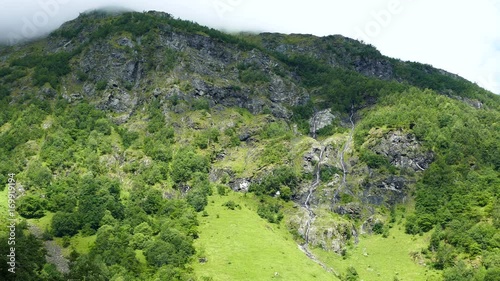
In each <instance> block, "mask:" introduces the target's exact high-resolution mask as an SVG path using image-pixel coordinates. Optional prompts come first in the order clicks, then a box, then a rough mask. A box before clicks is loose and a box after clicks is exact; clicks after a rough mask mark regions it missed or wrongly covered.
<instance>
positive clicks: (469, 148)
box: [356, 89, 500, 280]
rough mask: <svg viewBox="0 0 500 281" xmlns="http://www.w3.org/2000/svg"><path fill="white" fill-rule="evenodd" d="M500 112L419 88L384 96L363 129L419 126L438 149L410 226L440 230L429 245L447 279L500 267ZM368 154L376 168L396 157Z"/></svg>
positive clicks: (362, 135) (360, 135)
mask: <svg viewBox="0 0 500 281" xmlns="http://www.w3.org/2000/svg"><path fill="white" fill-rule="evenodd" d="M457 112H460V114H456V113H457ZM495 120H497V121H498V120H500V115H499V113H498V112H497V111H491V110H490V111H484V110H477V109H474V108H473V107H470V106H468V105H466V104H464V103H460V102H459V101H453V100H450V99H448V98H446V97H443V96H439V95H436V94H435V93H433V92H431V91H424V92H422V91H419V90H417V89H411V90H410V91H407V92H404V93H400V94H395V95H391V96H388V97H386V98H383V99H382V100H381V102H380V104H379V106H378V107H377V109H376V110H375V111H373V112H371V113H370V115H367V116H366V118H364V119H363V121H362V123H361V125H360V127H359V128H358V131H357V133H356V138H357V140H358V142H357V143H358V144H360V143H362V142H363V141H364V140H365V139H366V138H367V137H369V136H368V129H369V128H374V127H377V128H378V127H382V126H387V127H388V130H390V129H404V130H411V132H413V133H414V134H415V135H416V136H417V138H418V139H420V140H422V141H424V143H425V144H426V146H427V148H428V149H430V150H432V151H434V152H435V153H436V159H435V161H434V162H433V163H432V164H431V166H430V167H429V169H427V170H426V171H425V172H424V173H423V176H422V179H421V180H420V181H419V182H418V183H417V186H416V195H415V204H416V206H415V213H414V214H411V215H409V216H408V218H407V221H406V225H405V229H406V232H407V233H409V234H419V233H425V232H429V231H432V233H433V234H432V238H431V241H430V243H429V245H428V247H427V249H425V250H423V253H424V254H425V255H426V256H427V257H428V258H429V259H430V260H431V261H432V264H433V266H434V267H435V268H436V269H444V270H445V280H462V279H460V278H459V279H456V278H458V277H457V276H461V275H463V277H461V278H465V279H463V280H466V279H467V278H472V277H471V276H474V277H473V278H475V279H474V280H483V278H487V277H485V276H491V275H494V274H496V271H495V270H496V269H495V266H494V265H492V264H491V262H490V259H491V258H493V257H496V258H493V260H496V259H498V251H497V249H498V246H499V245H500V244H498V243H499V242H498V241H499V240H498V238H499V237H498V229H499V226H500V225H499V224H498V221H499V220H498V214H499V213H498V210H499V207H498V202H499V195H500V194H499V193H498V190H499V188H500V181H499V178H498V174H499V171H500V166H499V165H498V157H499V155H500V147H499V146H498V141H497V140H498V138H499V137H500V135H499V132H500V130H498V129H499V128H498V122H497V121H495ZM410 127H411V128H412V129H410ZM472 128H474V129H472ZM361 160H362V161H365V162H366V163H367V165H368V166H369V167H372V168H380V167H381V166H387V165H388V163H387V160H386V159H383V158H381V156H378V155H362V156H361ZM479 257H481V258H486V260H485V261H484V262H482V263H481V265H480V266H479V267H476V268H472V267H471V266H470V264H469V262H472V261H473V260H475V259H477V258H479ZM463 260H465V261H466V262H465V263H463V262H462V261H463ZM467 261H468V262H467ZM493 263H495V262H493ZM488 278H489V277H488ZM469 280H471V279H469ZM484 280H487V279H484Z"/></svg>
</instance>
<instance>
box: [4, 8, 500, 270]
mask: <svg viewBox="0 0 500 281" xmlns="http://www.w3.org/2000/svg"><path fill="white" fill-rule="evenodd" d="M0 81H1V85H0V98H1V100H2V105H1V107H2V112H1V115H0V141H1V142H2V143H3V146H2V147H1V148H0V150H1V155H2V156H1V157H2V158H1V160H2V164H1V166H0V174H1V176H0V177H2V178H1V179H2V181H3V182H6V177H7V174H8V173H15V174H17V178H18V182H19V190H18V205H19V207H18V208H19V209H18V212H19V214H20V215H21V216H23V217H24V218H28V219H35V218H40V217H41V218H47V219H48V221H49V223H48V224H47V225H45V226H46V229H45V231H46V234H45V236H46V237H47V236H49V237H50V236H55V237H56V238H55V239H56V240H57V239H62V240H64V241H66V242H64V243H69V245H71V247H74V246H75V245H76V244H77V241H78V239H79V238H77V237H80V236H79V235H81V236H82V237H94V238H95V242H94V244H93V246H92V247H90V249H84V250H80V251H78V250H76V249H73V251H72V252H71V255H70V253H69V251H68V253H67V254H66V256H67V258H68V259H69V260H70V261H71V265H70V273H66V272H65V273H64V274H67V275H66V276H65V277H63V276H62V273H58V272H57V270H55V269H51V268H50V266H46V267H42V265H43V264H44V261H26V262H27V263H30V262H33V263H38V264H39V266H38V267H34V269H33V270H34V271H36V276H38V277H40V276H42V277H43V278H49V277H48V276H52V277H51V278H66V277H68V276H69V277H68V278H74V279H77V280H80V279H79V278H82V277H83V276H86V274H90V273H88V272H86V270H85V268H87V267H89V266H93V265H96V264H103V265H102V266H98V269H97V270H96V271H95V272H94V273H95V275H93V277H92V278H97V279H95V280H163V279H155V278H167V279H165V280H212V279H196V278H201V276H197V274H196V273H193V272H192V270H190V266H189V264H190V263H192V262H193V260H194V256H195V255H198V257H199V260H200V261H204V260H205V259H204V257H203V252H202V251H201V250H200V249H195V248H193V246H192V243H193V240H196V239H197V238H198V237H199V235H203V233H197V230H196V229H197V224H198V222H197V216H204V213H203V211H204V208H205V206H207V204H210V203H209V199H207V198H210V196H214V195H213V194H214V193H217V194H219V195H220V196H223V195H224V194H225V193H227V192H241V193H249V194H252V195H254V196H256V198H258V199H256V200H258V209H257V213H258V214H259V215H260V216H261V217H262V218H263V219H266V220H267V221H268V222H269V223H271V224H278V225H281V226H283V227H286V228H287V229H288V231H289V232H290V233H292V234H293V236H294V239H295V241H296V243H297V245H299V246H300V247H301V249H302V250H303V251H304V252H305V255H306V256H308V257H310V258H311V259H313V260H314V261H315V262H317V263H319V264H320V265H322V266H323V267H324V268H325V270H327V271H330V272H332V273H335V274H332V275H331V277H332V278H333V279H332V280H334V279H335V278H341V279H346V280H355V279H348V278H350V277H349V276H351V277H352V276H357V274H358V273H357V272H356V270H355V265H354V268H349V270H348V271H347V272H346V273H344V272H339V270H338V269H337V270H336V269H334V268H331V266H330V265H327V264H326V261H324V260H321V258H319V257H316V255H315V254H314V253H313V251H312V249H318V248H319V249H322V250H323V251H325V252H327V253H330V254H331V255H333V256H335V257H338V258H342V256H343V257H344V258H347V257H348V254H347V253H348V252H349V251H350V249H351V248H350V247H352V246H353V245H356V244H358V243H359V241H360V239H364V237H366V235H368V236H369V235H383V236H384V237H388V236H389V234H390V233H391V231H392V230H393V227H396V226H395V225H396V224H398V225H403V227H404V230H405V231H406V233H407V234H408V235H416V236H418V235H419V234H420V235H424V234H425V235H427V234H426V233H432V234H430V235H431V237H430V238H429V240H430V241H428V247H425V248H422V250H421V252H420V253H417V254H418V256H419V257H421V258H420V259H419V261H423V262H421V263H422V264H426V266H427V268H432V269H436V270H440V272H441V271H442V272H443V277H442V278H443V279H445V280H472V279H457V278H469V277H471V276H474V278H476V279H477V280H495V279H494V278H496V277H494V276H498V275H497V274H498V268H499V267H498V266H500V262H499V261H500V258H499V257H500V253H498V247H499V246H500V244H499V243H500V237H499V236H498V227H499V226H500V225H499V221H500V205H499V201H498V195H499V194H498V190H499V187H500V179H499V169H500V162H499V160H498V159H500V146H499V142H498V139H499V137H500V135H499V134H500V127H499V126H500V125H499V124H500V123H499V121H500V112H499V109H500V99H499V98H498V96H495V95H493V94H492V93H489V92H488V91H486V90H484V89H481V88H479V87H478V86H476V85H475V84H473V83H470V82H468V81H466V80H465V79H462V78H460V77H458V76H456V75H453V74H450V73H448V72H446V71H443V70H439V69H435V68H433V67H431V66H429V65H423V64H419V63H413V62H403V61H399V60H396V59H392V58H388V57H385V56H383V55H382V54H380V52H378V51H377V50H376V49H375V48H374V47H373V46H369V45H364V44H362V43H361V42H358V41H356V40H352V39H349V38H346V37H343V36H339V35H335V36H328V37H321V38H320V37H315V36H311V35H298V34H293V35H283V34H271V33H265V34H236V35H229V34H225V33H222V32H219V31H216V30H213V29H209V28H206V27H203V26H199V25H197V24H195V23H192V22H188V21H182V20H179V19H174V18H173V17H171V16H170V15H169V14H166V13H160V12H147V13H124V14H109V13H105V12H92V13H88V14H82V15H80V16H79V17H78V18H77V19H75V20H73V21H70V22H68V23H66V24H64V25H63V26H61V27H60V28H59V29H58V30H56V31H54V32H53V33H52V34H51V35H50V36H49V37H48V38H45V39H42V40H39V41H36V42H30V43H26V44H24V45H18V46H12V47H2V48H0ZM21 186H22V188H21ZM226 188H227V189H229V188H230V189H232V191H229V190H226ZM230 202H232V201H228V202H226V204H228V205H227V207H228V208H232V209H233V210H234V209H235V206H233V205H232V204H231V203H230ZM233 203H234V202H233ZM2 222H3V221H2ZM400 227H401V226H400ZM58 237H60V238H58ZM63 237H64V238H63ZM62 240H61V241H62ZM68 241H69V242H68ZM120 241H121V242H120ZM123 241H132V242H130V243H129V242H127V243H122V242H123ZM61 243H63V242H61ZM388 243H389V242H388ZM66 246H68V245H66ZM256 247H257V246H256ZM112 253H120V255H118V256H119V257H120V258H116V257H114V256H113V255H112ZM162 253H169V254H168V255H165V254H162ZM404 258H409V257H408V256H407V257H404ZM101 261H103V262H101ZM208 262H210V261H208ZM30 270H31V269H30ZM65 271H67V270H65ZM94 273H92V274H94ZM355 273H356V274H355ZM2 274H4V276H8V273H7V272H6V270H4V269H3V268H2ZM362 274H363V273H361V275H362ZM159 276H164V277H159ZM38 277H36V278H38ZM42 277H40V278H42ZM87 277H88V276H87ZM392 277H393V276H382V278H386V279H385V280H387V278H392ZM7 278H12V277H7ZM89 278H90V277H89ZM99 278H101V279H99ZM102 278H104V279H102ZM120 278H122V279H120ZM134 278H135V279H134ZM169 278H170V279H169ZM207 278H209V277H207ZM353 278H355V277H353ZM365 278H366V277H365ZM492 278H493V279H492ZM6 280H14V279H6ZM23 280H41V279H23ZM43 280H45V279H43ZM47 280H49V279H47ZM50 280H59V279H50ZM61 280H62V279H61ZM93 280H94V279H93ZM213 280H217V279H213ZM311 280H313V279H311ZM422 280H425V279H422Z"/></svg>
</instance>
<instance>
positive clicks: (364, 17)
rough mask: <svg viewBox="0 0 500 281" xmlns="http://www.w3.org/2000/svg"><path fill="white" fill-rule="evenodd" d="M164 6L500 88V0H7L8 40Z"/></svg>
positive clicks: (225, 25)
mask: <svg viewBox="0 0 500 281" xmlns="http://www.w3.org/2000/svg"><path fill="white" fill-rule="evenodd" d="M106 6H115V7H124V8H128V9H131V10H136V11H147V10H158V11H164V12H167V13H170V14H172V15H174V16H175V17H179V18H182V19H187V20H192V21H195V22H198V23H200V24H203V25H206V26H209V27H213V28H217V29H221V30H224V31H228V32H239V31H248V32H280V33H287V34H288V33H304V34H313V35H317V36H326V35H333V34H341V35H344V36H347V37H351V38H354V39H358V40H362V41H364V42H366V43H369V44H372V45H374V46H375V47H376V48H377V49H378V50H380V51H381V52H382V53H383V54H384V55H387V56H390V57H394V58H399V59H402V60H409V61H418V62H422V63H427V64H430V65H433V66H434V67H437V68H441V69H444V70H447V71H449V72H452V73H455V74H458V75H460V76H462V77H464V78H466V79H468V80H471V81H473V82H476V83H477V84H478V85H480V86H482V87H484V88H486V89H488V90H490V91H492V92H494V93H496V94H500V0H475V1H453V0H439V1H435V0H434V1H431V0H350V1H347V0H308V1H304V0H140V1H137V0H121V1H116V0H83V1H82V0H0V42H3V43H15V42H18V41H20V40H26V39H32V38H35V37H37V36H41V35H43V34H46V33H48V32H50V31H52V30H54V29H56V28H57V27H59V26H60V25H61V24H62V23H64V22H65V21H68V20H71V19H74V18H76V17H77V16H78V15H79V13H81V12H85V11H88V10H92V9H96V8H101V7H106Z"/></svg>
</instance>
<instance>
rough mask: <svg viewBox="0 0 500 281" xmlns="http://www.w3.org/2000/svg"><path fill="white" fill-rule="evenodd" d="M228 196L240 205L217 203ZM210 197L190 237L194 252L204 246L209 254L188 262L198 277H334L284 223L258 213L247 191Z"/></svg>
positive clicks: (271, 278) (228, 198)
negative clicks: (194, 237) (229, 206)
mask: <svg viewBox="0 0 500 281" xmlns="http://www.w3.org/2000/svg"><path fill="white" fill-rule="evenodd" d="M212 200H213V203H212V202H211V201H212ZM228 200H233V201H234V202H236V203H237V204H240V206H241V209H238V208H237V209H235V210H228V209H227V208H226V207H223V206H221V205H222V204H223V203H225V202H227V201H228ZM209 202H210V203H209V205H208V206H207V208H206V210H207V212H208V214H209V216H208V217H202V216H200V227H199V231H200V238H199V239H197V240H196V241H195V246H196V248H197V250H198V252H200V251H201V252H204V253H205V256H206V258H207V260H208V261H207V262H206V263H204V264H202V263H198V261H195V263H194V264H193V267H194V269H195V272H196V274H197V275H198V276H199V277H202V278H203V277H211V278H212V279H210V280H217V281H224V280H231V281H234V280H262V281H264V280H291V281H293V280H300V281H307V280H321V281H326V280H337V279H336V278H335V277H334V276H333V275H331V274H330V273H327V272H326V271H324V270H323V268H321V267H320V266H319V265H317V264H316V263H314V262H313V261H311V260H309V259H308V258H307V257H306V256H305V255H304V254H303V253H302V252H301V251H300V250H299V249H298V247H297V244H296V243H295V242H294V241H293V238H292V236H291V234H290V233H289V232H288V231H287V230H286V228H285V226H284V225H281V226H279V227H278V226H277V225H273V224H269V223H267V221H265V220H263V219H261V218H260V217H259V216H258V215H257V213H256V212H255V210H256V202H255V200H254V199H253V198H251V196H250V195H249V196H248V198H245V197H243V195H242V194H237V193H233V192H231V193H230V194H229V195H228V196H219V195H214V196H211V197H210V198H209ZM217 215H219V218H217ZM276 272H277V273H278V274H279V275H278V276H275V273H276ZM202 280H203V279H202Z"/></svg>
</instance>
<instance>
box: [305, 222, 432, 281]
mask: <svg viewBox="0 0 500 281" xmlns="http://www.w3.org/2000/svg"><path fill="white" fill-rule="evenodd" d="M427 236H429V235H426V236H422V237H421V236H411V235H407V234H405V233H404V227H403V226H402V225H396V226H395V227H393V228H392V229H391V230H390V232H389V236H388V237H387V238H383V237H382V235H372V236H364V235H363V236H362V237H360V241H359V244H358V245H354V246H351V247H349V249H348V251H347V258H346V259H343V258H342V257H339V256H338V255H331V254H329V253H326V252H324V251H322V250H319V249H315V250H314V253H315V254H316V255H317V256H318V257H320V258H321V259H322V260H323V261H324V262H326V263H327V264H328V265H330V266H332V267H333V268H335V269H336V270H337V271H339V272H341V273H345V272H346V271H347V268H348V267H349V266H353V267H354V268H355V269H356V270H357V272H358V274H359V276H360V280H365V281H367V280H370V281H377V280H380V281H386V280H396V279H395V277H397V278H398V279H397V280H400V281H404V280H406V281H420V280H422V281H427V280H428V281H434V280H441V277H440V276H441V274H440V272H438V271H435V270H432V269H429V268H428V267H426V266H424V265H419V264H418V262H417V261H414V260H413V258H412V256H411V255H410V253H420V250H421V249H422V248H426V246H427V245H428V241H427V240H428V239H429V237H427ZM418 259H420V258H418V257H417V260H418Z"/></svg>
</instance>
